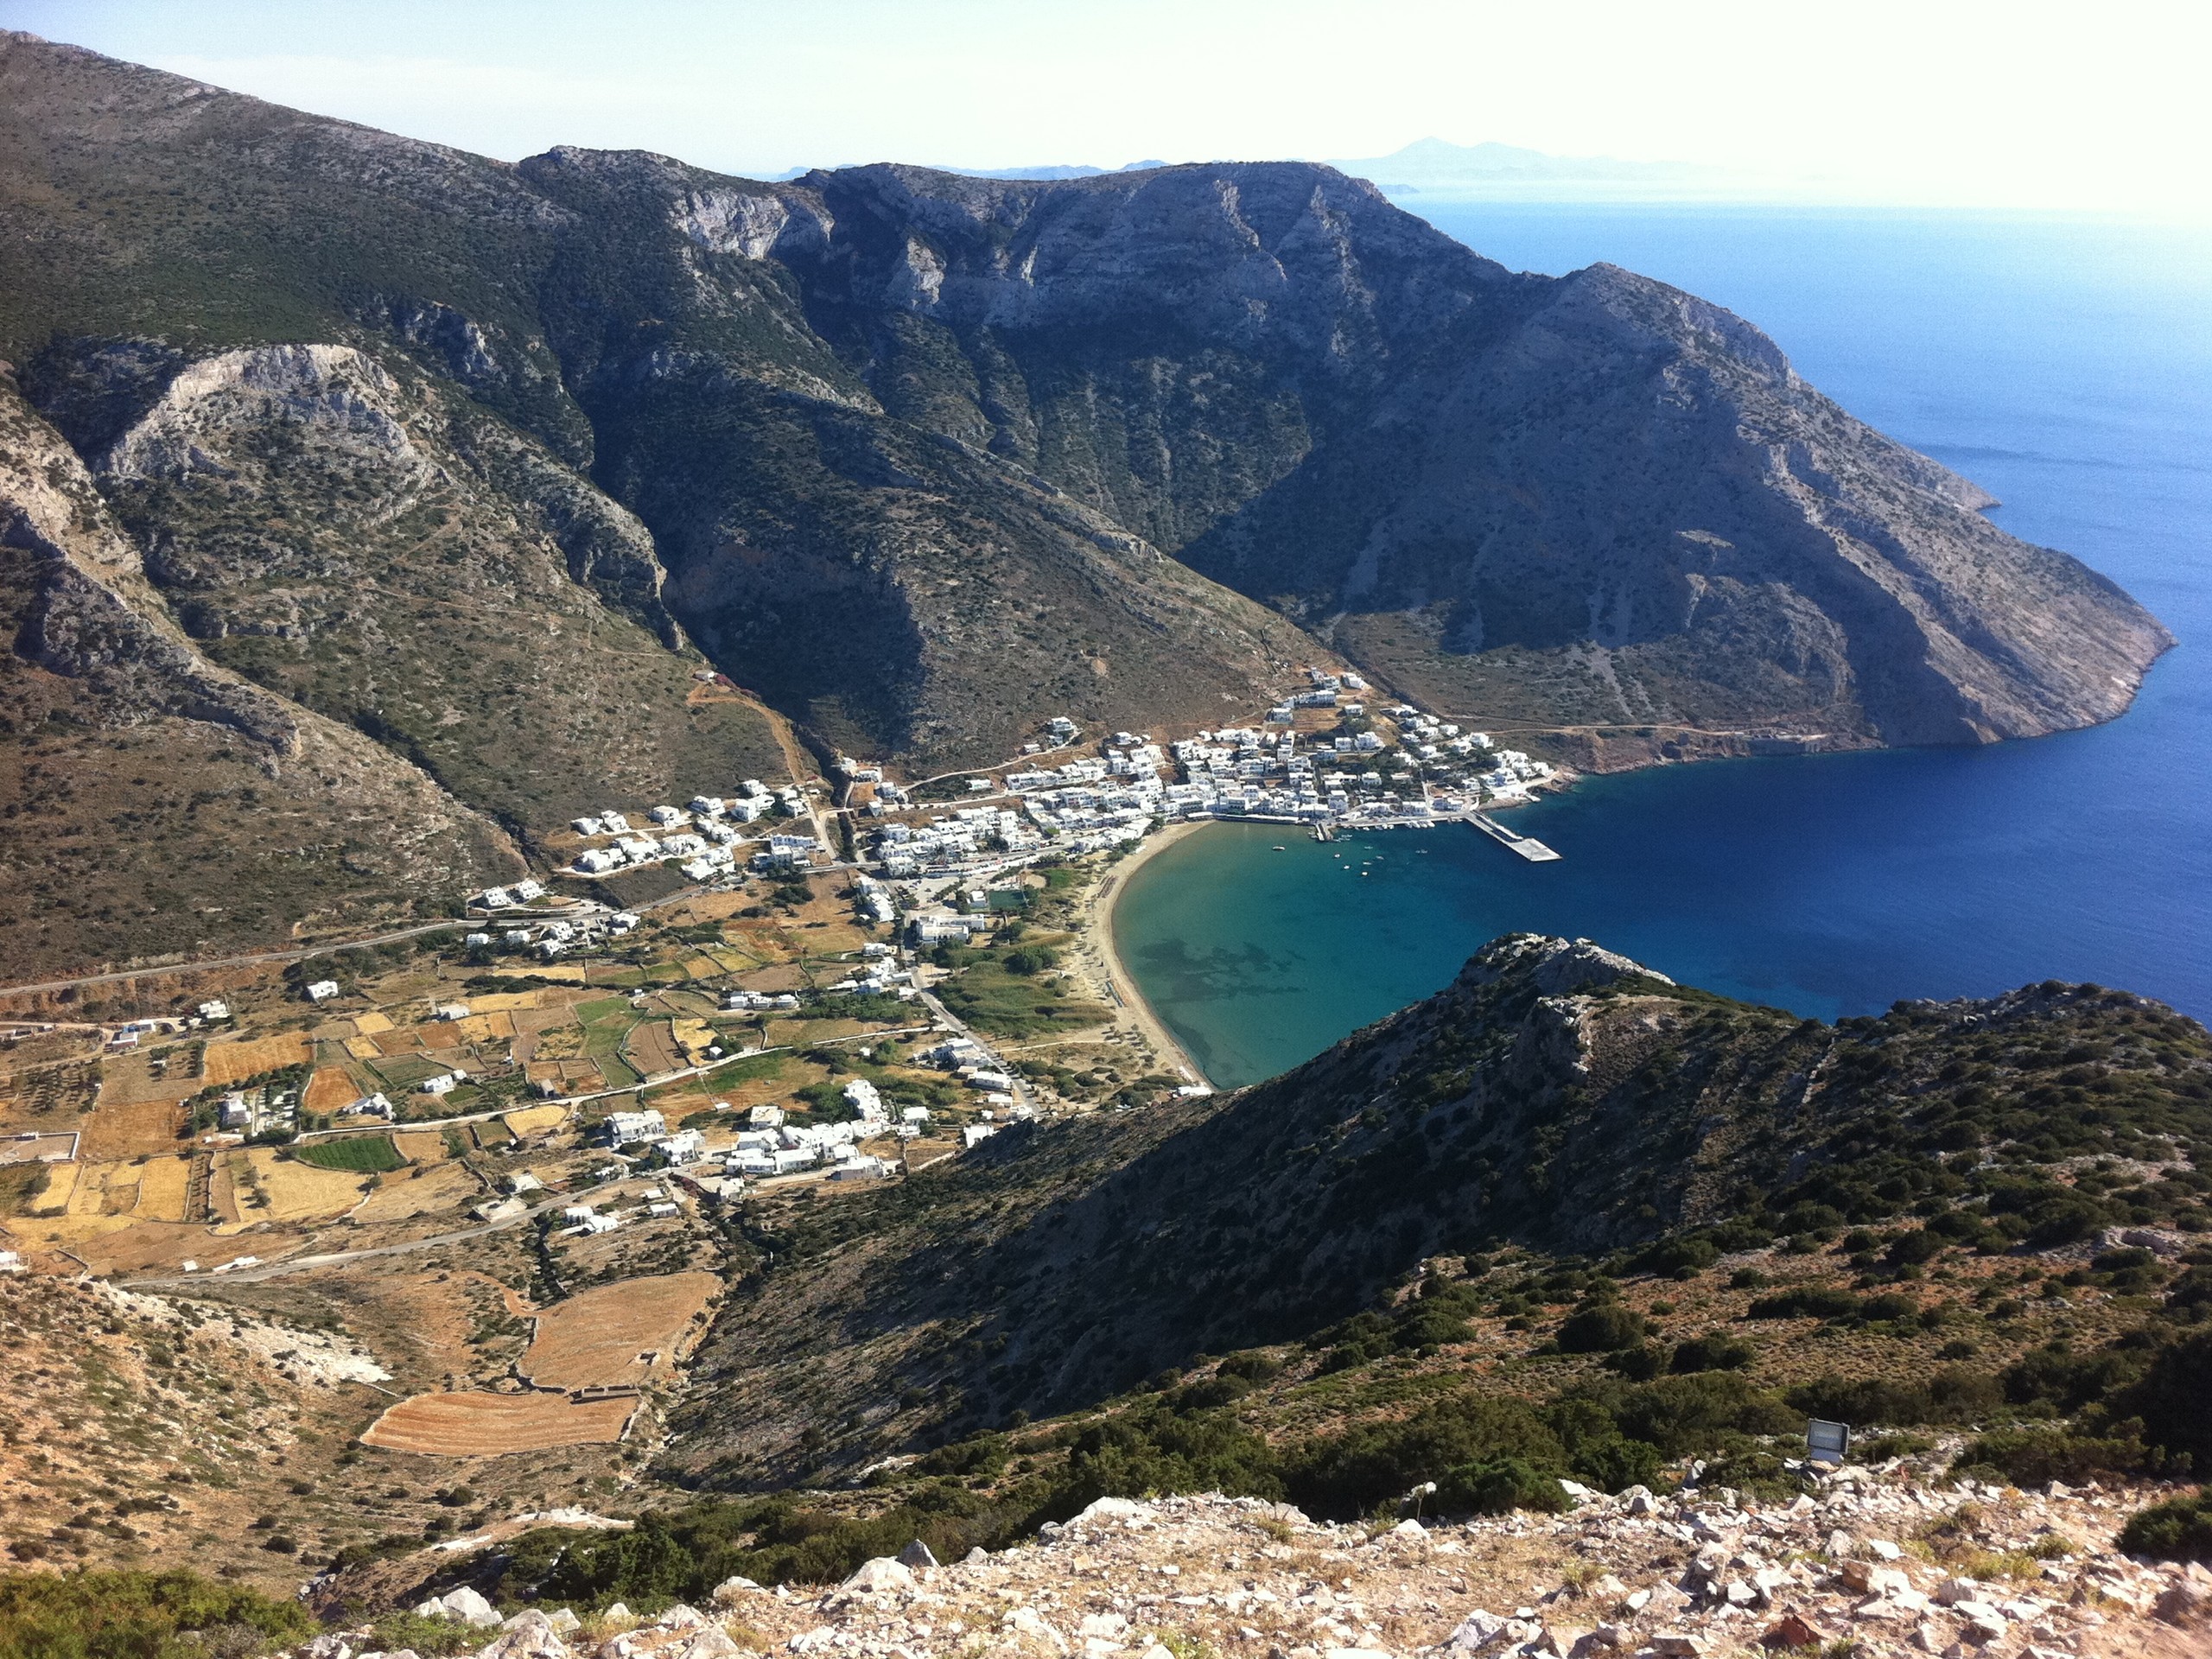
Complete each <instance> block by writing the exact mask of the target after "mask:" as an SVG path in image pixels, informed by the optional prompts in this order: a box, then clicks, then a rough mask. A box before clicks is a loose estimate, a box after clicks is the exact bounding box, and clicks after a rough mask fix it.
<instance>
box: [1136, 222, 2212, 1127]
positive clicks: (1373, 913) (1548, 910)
mask: <svg viewBox="0 0 2212 1659" xmlns="http://www.w3.org/2000/svg"><path fill="white" fill-rule="evenodd" d="M1409 205H1419V206H1421V210H1422V211H1424V212H1425V213H1427V214H1428V216H1429V217H1431V218H1432V219H1433V220H1434V221H1435V222H1436V223H1437V224H1438V225H1439V226H1441V227H1442V228H1443V229H1445V230H1446V231H1448V232H1451V233H1452V234H1453V235H1455V236H1458V237H1459V238H1461V239H1462V240H1464V241H1465V242H1467V243H1469V244H1470V245H1471V246H1473V247H1475V248H1477V249H1478V250H1479V251H1482V252H1484V253H1485V254H1488V255H1490V256H1491V257H1494V258H1497V259H1500V260H1502V261H1503V262H1504V263H1505V264H1509V265H1512V266H1514V267H1515V268H1516V269H1522V270H1546V271H1554V272H1556V271H1563V270H1572V269H1574V268H1575V267H1578V266H1580V265H1584V264H1590V263H1591V262H1592V261H1593V260H1598V259H1606V260H1611V262H1612V263H1614V264H1621V265H1625V266H1628V267H1630V269H1633V270H1641V271H1643V272H1645V273H1646V274H1648V275H1650V276H1653V277H1659V278H1661V279H1662V280H1664V281H1667V282H1670V283H1675V284H1676V285H1678V286H1680V287H1682V288H1685V289H1690V290H1691V291H1693V292H1694V293H1698V294H1701V295H1703V296H1705V297H1707V298H1708V299H1711V300H1714V301H1717V302H1719V303H1721V304H1724V305H1726V306H1729V307H1730V308H1732V309H1734V310H1736V311H1738V312H1739V313H1740V314H1741V315H1745V316H1746V317H1748V318H1750V319H1751V321H1754V322H1756V323H1758V325H1759V326H1760V327H1763V328H1764V329H1765V330H1766V331H1767V332H1768V333H1769V334H1772V335H1773V336H1774V337H1775V339H1776V340H1778V341H1779V342H1780V343H1781V345H1782V346H1783V350H1785V351H1786V352H1788V353H1789V355H1790V357H1791V359H1792V360H1793V361H1794V362H1795V363H1796V365H1797V367H1798V369H1799V371H1800V372H1802V373H1803V374H1804V375H1805V376H1806V377H1807V378H1809V379H1811V380H1812V381H1813V382H1814V383H1815V385H1819V386H1820V387H1821V388H1822V389H1823V390H1824V391H1827V392H1828V393H1830V394H1831V395H1832V396H1834V397H1836V398H1837V399H1838V400H1839V401H1840V402H1841V403H1842V404H1844V406H1845V407H1847V409H1849V410H1852V411H1853V413H1854V414H1856V415H1858V416H1860V417H1861V418H1862V419H1865V420H1867V421H1869V422H1871V423H1873V424H1874V425H1876V426H1878V427H1880V428H1882V429H1885V430H1886V431H1888V432H1890V433H1891V434H1892V435H1895V436H1897V437H1898V438H1900V439H1902V440H1904V442H1907V443H1910V444H1912V445H1913V446H1915V447H1916V448H1920V449H1923V450H1924V451H1926V452H1927V453H1928V454H1932V455H1934V456H1936V458H1938V459H1939V460H1941V461H1944V462H1945V463H1946V464H1948V465H1949V466H1950V467H1953V468H1955V470H1957V471H1959V472H1961V473H1964V474H1966V475H1967V476H1968V477H1970V478H1973V479H1974V480H1976V481H1977V482H1979V483H1980V484H1981V485H1982V486H1984V487H1986V488H1987V489H1988V490H1990V491H1991V492H1992V493H1995V494H1996V495H1998V496H1999V497H2000V498H2001V499H2002V500H2003V501H2004V503H2005V505H2003V506H2002V507H2001V508H1999V509H1998V510H1997V511H1996V512H1994V514H1993V517H1994V518H1996V519H1997V520H1998V522H1999V523H2000V524H2003V525H2004V526H2005V528H2006V529H2007V530H2010V531H2012V533H2013V534H2015V535H2018V536H2021V537H2025V538H2027V539H2029V540H2031V541H2037V542H2042V543H2046V544H2048V545H2050V546H2054V547H2059V548H2063V549H2065V550H2067V551H2069V552H2070V553H2073V554H2075V556H2078V557H2080V558H2082V559H2084V560H2086V561H2087V562H2088V563H2090V564H2092V565H2094V566H2095V567H2096V568H2097V569H2101V570H2102V571H2104V572H2106V573H2107V575H2111V576H2113V577H2114V578H2115V579H2116V580H2118V581H2119V582H2121V583H2122V584H2123V585H2124V586H2126V588H2128V589H2129V590H2130V591H2131V592H2132V593H2133V594H2135V595H2136V597H2137V598H2139V599H2140V600H2141V601H2143V602H2144V603H2145V604H2146V605H2148V606H2149V607H2151V608H2152V610H2153V611H2155V612H2157V613H2158V615H2159V616H2160V617H2161V618H2162V619H2164V621H2165V623H2166V625H2167V626H2169V627H2170V628H2171V629H2172V630H2173V631H2174V632H2175V633H2176V634H2177V636H2179V638H2180V639H2181V641H2182V644H2181V646H2180V648H2179V649H2178V650H2177V651H2175V652H2171V653H2169V654H2168V656H2167V657H2166V658H2164V660H2163V661H2162V662H2161V663H2160V664H2158V667H2157V668H2156V669H2154V670H2153V671H2152V675H2151V677H2150V680H2149V682H2148V683H2146V685H2145V689H2144V691H2143V694H2142V696H2140V697H2139V699H2138V701H2137V703H2136V706H2135V708H2134V709H2133V711H2132V712H2131V713H2130V714H2129V715H2126V717H2125V718H2123V719H2121V720H2119V721H2114V722H2113V723H2112V724H2110V725H2108V726H2105V727H2101V728H2097V729H2095V730H2093V731H2087V732H2074V733H2068V734H2063V735H2060V736H2057V737H2051V738H2045V739H2041V740H2038V741H2032V742H2022V743H2008V744H2002V745H1999V746H1998V747H1993V748H1988V749H1981V750H1970V751H1969V750H1920V751H1896V752H1886V753H1872V754H1853V755H1836V756H1821V757H1815V758H1810V759H1806V760H1744V761H1729V762H1719V763H1709V764H1704V765H1699V766H1673V767H1665V768H1661V769H1658V770H1655V771H1650V772H1639V773H1635V774H1630V775H1628V776H1624V777H1618V778H1610V779H1595V780H1592V781H1591V782H1588V783H1586V784H1584V785H1581V786H1580V787H1579V788H1578V789H1576V790H1575V791H1573V793H1572V794H1570V795H1567V796H1565V797H1561V798H1554V799H1552V800H1549V801H1547V802H1545V803H1543V804H1540V805H1537V806H1535V807H1532V808H1529V809H1528V810H1525V811H1522V812H1518V813H1516V814H1515V815H1514V819H1513V822H1514V823H1516V825H1517V826H1518V827H1521V828H1523V829H1527V830H1529V831H1530V832H1531V833H1533V834H1535V835H1537V836H1541V838H1542V839H1544V840H1545V841H1547V842H1550V843H1551V844H1552V845H1553V846H1554V847H1555V848H1557V849H1559V850H1560V852H1561V853H1562V854H1564V855H1565V859H1564V861H1562V862H1560V863H1557V864H1550V865H1529V864H1525V863H1523V862H1522V861H1520V860H1518V859H1516V858H1514V857H1513V856H1512V855H1510V854H1509V853H1507V852H1506V851H1505V850H1504V849H1502V848H1499V847H1497V846H1495V845H1492V844H1491V843H1489V842H1485V841H1484V840H1482V839H1481V838H1479V837H1478V836H1475V835H1474V833H1473V832H1472V831H1470V830H1464V829H1440V830H1436V831H1432V832H1429V833H1427V834H1421V833H1419V832H1396V833H1393V834H1388V835H1378V836H1371V837H1369V838H1367V839H1365V840H1363V841H1361V842H1355V843H1348V844H1340V845H1339V846H1338V847H1336V848H1322V847H1319V846H1317V845H1316V844H1315V843H1313V842H1305V841H1296V840H1285V839H1284V838H1283V837H1282V836H1281V832H1279V831H1278V832H1274V833H1273V834H1270V833H1269V832H1268V831H1267V830H1264V829H1249V828H1244V829H1230V828H1225V827H1224V828H1223V829H1217V830H1211V831H1208V832H1206V833H1205V834H1202V835H1199V836H1194V837H1192V839H1191V840H1189V841H1188V842H1185V843H1183V844H1182V845H1180V846H1179V847H1176V848H1173V849H1169V850H1168V851H1167V852H1166V853H1164V854H1162V855H1159V856H1158V857H1156V858H1154V860H1152V861H1150V862H1149V863H1148V864H1147V866H1146V867H1145V868H1143V869H1141V870H1140V871H1139V872H1138V873H1137V874H1136V876H1135V878H1134V879H1133V880H1132V882H1131V884H1130V887H1129V890H1128V893H1127V894H1126V895H1125V897H1124V898H1123V899H1122V903H1121V905H1120V906H1119V907H1118V908H1117V910H1116V935H1117V938H1118V941H1119V943H1120V946H1121V949H1122V954H1123V956H1124V957H1125V959H1126V960H1128V963H1129V966H1130V969H1131V971H1132V972H1133V973H1134V974H1135V976H1137V978H1138V981H1139V983H1140V985H1141V988H1143V990H1144V992H1145V994H1146V995H1147V999H1148V1000H1149V1001H1152V1002H1153V1004H1154V1007H1155V1008H1156V1009H1157V1011H1158V1012H1159V1013H1160V1015H1161V1017H1162V1018H1163V1019H1165V1020H1166V1021H1167V1023H1168V1024H1169V1025H1170V1027H1173V1029H1174V1030H1175V1031H1176V1032H1177V1033H1178V1034H1179V1036H1180V1037H1182V1038H1183V1039H1184V1040H1185V1043H1186V1045H1187V1046H1189V1047H1190V1048H1191V1050H1192V1056H1193V1058H1196V1059H1197V1060H1198V1063H1199V1064H1200V1065H1202V1066H1203V1067H1205V1070H1206V1071H1207V1073H1208V1075H1209V1076H1210V1077H1212V1078H1213V1080H1214V1081H1215V1082H1217V1083H1218V1084H1224V1085H1228V1084H1241V1083H1245V1082H1249V1081H1252V1080H1254V1079H1256V1078H1258V1077H1265V1076H1268V1075H1271V1074H1272V1073H1274V1072H1275V1071H1281V1070H1282V1069H1283V1068H1285V1067H1287V1066H1288V1065H1294V1064H1296V1063H1297V1062H1298V1061H1299V1060H1301V1059H1303V1058H1306V1057H1307V1056H1309V1055H1311V1054H1313V1053H1315V1052H1319V1050H1320V1049H1322V1048H1324V1047H1325V1046H1328V1044H1330V1043H1331V1042H1333V1041H1334V1040H1335V1039H1337V1038H1338V1037H1340V1036H1342V1035H1343V1034H1344V1033H1346V1032H1348V1031H1351V1030H1353V1029H1356V1028H1357V1027H1359V1026H1361V1025H1363V1024H1365V1023H1366V1022H1368V1021H1369V1020H1374V1019H1376V1018H1379V1017H1380V1016H1381V1015H1383V1014H1387V1013H1389V1011H1390V1010H1392V1009H1393V1008H1396V1007H1402V1006H1403V1005H1404V1004H1405V1003H1407V1002H1408V1001H1414V999H1416V998H1418V997H1421V996H1423V995H1427V994H1428V993H1429V992H1430V991H1433V990H1434V989H1435V988H1438V987H1439V986H1440V985H1442V984H1443V983H1444V982H1446V980H1448V979H1449V978H1450V977H1451V976H1452V973H1453V972H1454V971H1456V969H1458V967H1459V963H1461V962H1462V961H1464V960H1465V957H1466V956H1467V955H1468V953H1469V952H1470V951H1471V950H1473V949H1474V948H1475V947H1476V946H1477V945H1478V944H1481V943H1482V942H1483V941H1484V940H1485V939H1488V938H1491V937H1493V936H1494V935H1496V934H1497V933H1499V932H1502V931H1507V930H1509V929H1519V928H1527V929H1534V930H1541V931H1546V932H1553V933H1564V934H1568V935H1584V936H1587V937H1589V938H1595V939H1598V940H1599V941H1601V942H1602V943H1604V944H1608V945H1610V946H1611V947H1612V948H1614V949H1616V950H1624V951H1626V952H1628V953H1629V954H1630V955H1632V956H1635V957H1638V958H1639V959H1641V960H1642V961H1643V962H1645V963H1649V965H1651V966H1652V967H1655V968H1657V969H1660V970H1661V971H1662V972H1664V973H1668V974H1670V975H1672V976H1675V977H1676V978H1678V979H1681V980H1685V981H1688V982H1694V983H1696V984H1700V985H1704V986H1707V987H1709V988H1712V989H1714V990H1718V991H1722V992H1726V993H1727V994H1729V995H1737V996H1742V997H1745V998H1748V999H1750V1000H1752V1001H1760V1002H1766V1003H1771V1004H1775V1005H1777V1006H1780V1007H1787V1008H1789V1009H1791V1010H1793V1011H1795V1012H1797V1013H1800V1014H1814V1015H1818V1016H1821V1017H1822V1018H1834V1016H1836V1015H1837V1014H1861V1013H1871V1012H1875V1011H1878V1010H1879V1009H1881V1008H1883V1007H1887V1006H1888V1005H1889V1004H1890V1003H1891V1002H1892V1001H1896V1000H1897V999H1898V998H1900V997H1916V996H1939V997H1942V996H1960V995H1986V994H1988V993H1991V992H1994V991H1998V990H2002V989H2005V988H2008V987H2011V986H2013V985H2018V984H2022V983H2025V982H2029V981H2032V980H2039V979H2044V978H2054V977H2055V978H2061V979H2069V980H2095V981H2098V982H2102V983H2105V984H2109V985H2122V986H2126V987H2128V988H2131V989H2134V990H2139V991H2143V992H2145V993H2147V994H2149V995H2154V996H2158V997H2162V998H2164V1000H2166V1001H2169V1002H2171V1003H2172V1004H2173V1005H2174V1006H2175V1007H2179V1008H2181V1009H2183V1010H2184V1011H2185V1012H2188V1013H2190V1014H2195V1015H2196V1016H2197V1017H2199V1018H2212V650H2208V646H2209V645H2212V257H2208V256H2212V231H2206V230H2180V229H2172V228H2164V227H2156V226H2137V225H2127V224H2120V223H2109V222H2098V221H2093V220H2087V219H2018V218H1996V217H1975V216H1961V215H1956V214H1950V215H1945V214H1936V213H1869V212H1862V211H1840V210H1839V211H1819V212H1809V211H1800V210H1771V209H1764V210H1763V209H1748V208H1682V207H1551V206H1532V205H1526V204H1513V205H1508V206H1495V205H1489V204H1483V205H1469V206H1464V207H1438V206H1435V205H1433V204H1409ZM1279 842H1280V843H1281V844H1282V845H1283V846H1285V848H1286V849H1287V850H1286V851H1284V852H1281V853H1277V852H1273V851H1271V850H1269V849H1272V848H1273V847H1274V846H1275V845H1276V844H1278V843H1279ZM1332 853H1344V854H1345V855H1347V856H1346V857H1344V858H1336V857H1332V856H1331V854H1332ZM1361 859H1365V860H1368V861H1369V863H1368V874H1366V875H1364V876H1362V875H1359V874H1349V873H1347V871H1346V868H1345V867H1346V865H1347V864H1348V863H1356V862H1357V861H1358V860H1361Z"/></svg>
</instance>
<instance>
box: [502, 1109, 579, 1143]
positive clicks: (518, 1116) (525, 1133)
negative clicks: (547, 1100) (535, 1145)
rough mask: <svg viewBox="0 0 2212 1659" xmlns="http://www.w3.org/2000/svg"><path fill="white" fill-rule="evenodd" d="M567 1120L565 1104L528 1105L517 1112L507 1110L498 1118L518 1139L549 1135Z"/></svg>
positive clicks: (567, 1113)
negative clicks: (504, 1114) (506, 1112)
mask: <svg viewBox="0 0 2212 1659" xmlns="http://www.w3.org/2000/svg"><path fill="white" fill-rule="evenodd" d="M568 1121H569V1109H568V1108H567V1107H566V1106H528V1107H524V1109H522V1110H521V1111H518V1112H509V1113H508V1114H507V1115H506V1116H504V1117H502V1118H501V1119H500V1120H499V1122H502V1123H504V1124H505V1125H506V1126H507V1128H508V1129H509V1131H510V1132H511V1133H512V1135H514V1137H515V1139H516V1140H518V1141H526V1140H528V1139H530V1138H531V1136H533V1135H550V1134H552V1133H553V1132H554V1131H555V1130H556V1129H558V1128H560V1127H561V1126H562V1125H563V1124H564V1123H566V1122H568Z"/></svg>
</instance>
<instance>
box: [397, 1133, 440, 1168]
mask: <svg viewBox="0 0 2212 1659" xmlns="http://www.w3.org/2000/svg"><path fill="white" fill-rule="evenodd" d="M391 1144H392V1145H393V1146H395V1147H398V1148H399V1155H400V1156H401V1157H403V1158H404V1159H405V1160H407V1161H408V1162H409V1163H410V1164H442V1163H443V1162H444V1161H445V1160H446V1137H445V1135H444V1132H443V1131H442V1130H439V1129H414V1130H402V1131H401V1132H400V1133H399V1134H397V1135H393V1136H392V1137H391Z"/></svg>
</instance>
